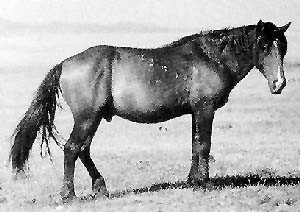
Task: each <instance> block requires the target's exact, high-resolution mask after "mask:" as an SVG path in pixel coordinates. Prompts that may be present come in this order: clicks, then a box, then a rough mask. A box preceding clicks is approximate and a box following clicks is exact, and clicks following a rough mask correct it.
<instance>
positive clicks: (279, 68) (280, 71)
mask: <svg viewBox="0 0 300 212" xmlns="http://www.w3.org/2000/svg"><path fill="white" fill-rule="evenodd" d="M273 45H274V47H275V48H276V49H277V51H278V57H280V56H281V55H280V53H279V49H278V41H277V39H276V40H275V41H274V42H273ZM284 79H285V78H284V72H283V64H282V61H281V59H279V62H278V65H277V81H276V83H275V85H276V87H277V88H278V87H279V86H281V85H282V83H283V82H284Z"/></svg>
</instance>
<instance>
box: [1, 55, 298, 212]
mask: <svg viewBox="0 0 300 212" xmlns="http://www.w3.org/2000/svg"><path fill="white" fill-rule="evenodd" d="M57 62H59V61H57ZM21 67H22V64H21V65H20V64H19V65H18V67H17V68H11V69H1V70H0V97H1V101H0V117H1V122H0V134H1V138H0V142H1V148H0V161H1V163H0V173H1V175H0V211H72V212H73V211H253V210H254V211H298V210H299V208H300V186H299V185H298V180H300V164H299V162H300V146H299V145H300V141H299V134H300V128H299V126H300V120H299V117H300V110H299V108H300V107H299V106H300V95H299V93H298V92H299V89H300V74H299V71H300V70H299V69H300V67H299V66H297V65H291V64H286V67H285V72H286V77H287V80H288V83H287V87H286V88H285V90H284V91H283V93H282V95H271V94H270V93H269V90H268V86H267V82H266V80H265V79H264V78H263V77H262V75H261V74H259V73H258V71H257V70H252V71H251V73H250V74H249V75H248V76H247V77H246V78H245V79H244V80H243V81H242V82H241V83H240V84H239V85H238V86H237V87H236V88H235V89H234V90H233V92H232V93H231V95H230V98H229V102H228V103H227V104H226V106H224V107H223V108H222V109H219V110H218V112H217V114H216V118H215V121H214V125H213V138H212V150H211V162H210V176H211V179H212V182H213V183H214V184H215V187H214V188H213V189H211V190H206V191H204V190H196V191H194V190H193V189H192V188H189V187H187V186H186V184H185V180H186V176H187V174H188V171H189V168H190V163H191V160H190V158H191V118H190V117H189V116H184V117H180V118H177V119H174V120H171V121H168V122H164V123H160V124H156V125H143V124H135V123H131V122H128V121H125V120H122V119H120V118H116V117H115V118H114V119H113V121H112V122H111V123H106V122H105V121H103V122H102V123H101V124H100V127H99V130H98V131H97V134H96V136H95V138H94V142H93V144H92V148H91V151H92V158H93V159H94V161H95V163H96V164H97V167H98V168H99V170H100V171H101V173H102V175H103V176H104V177H105V179H106V182H107V186H108V189H109V191H110V198H109V199H97V200H89V199H87V198H86V197H88V195H89V194H90V193H91V180H90V178H89V176H88V173H87V172H86V170H85V168H84V167H83V165H82V164H81V163H80V162H79V161H78V163H77V165H76V173H75V189H76V192H77V196H78V200H75V201H74V202H72V204H68V205H64V204H62V203H61V200H60V196H59V191H60V188H61V183H62V177H63V153H62V150H61V149H60V148H58V147H57V146H55V145H54V144H53V145H52V146H51V147H52V152H53V163H51V162H50V161H49V160H48V159H47V158H45V159H42V158H41V157H40V155H39V152H40V151H39V142H36V144H35V146H34V148H33V151H32V154H31V156H30V177H29V178H27V179H24V180H19V181H14V180H13V179H12V174H11V169H10V164H9V163H8V152H9V148H10V135H11V133H12V132H13V130H14V128H15V126H16V124H17V123H18V121H19V120H20V118H21V117H22V114H23V113H24V112H25V110H26V109H27V107H28V105H29V103H30V101H31V99H32V98H33V93H34V91H35V90H36V88H37V86H38V85H39V83H40V82H41V80H42V79H43V78H44V76H45V74H46V73H47V69H48V68H49V69H50V66H49V67H48V68H46V66H42V67H41V68H39V69H38V68H36V67H27V66H25V65H24V67H23V68H21ZM62 105H63V107H64V109H63V110H61V111H58V113H57V116H56V124H57V126H58V129H59V131H60V133H61V135H62V136H63V137H64V138H66V139H67V138H68V135H69V133H70V131H71V128H72V124H73V121H72V117H71V113H70V111H69V109H68V107H67V106H66V104H65V103H64V102H63V100H62ZM160 127H162V130H159V128H160Z"/></svg>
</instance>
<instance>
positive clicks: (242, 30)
mask: <svg viewBox="0 0 300 212" xmlns="http://www.w3.org/2000/svg"><path fill="white" fill-rule="evenodd" d="M253 29H255V25H248V26H241V27H225V28H223V29H217V30H206V31H201V32H199V33H195V34H192V35H188V36H185V37H183V38H181V39H179V40H177V41H173V42H172V43H170V44H167V45H165V46H163V47H171V48H172V47H173V48H176V47H180V46H183V45H185V44H188V43H191V42H197V43H199V40H201V38H203V37H204V38H205V39H206V40H208V41H213V42H216V44H217V46H219V47H220V48H224V42H226V44H228V43H229V41H230V40H231V41H232V42H231V47H232V48H235V49H241V47H242V48H244V50H246V49H245V48H247V50H248V48H249V47H250V46H249V39H250V38H249V32H250V31H251V30H253Z"/></svg>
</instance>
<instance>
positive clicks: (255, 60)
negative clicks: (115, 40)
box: [10, 21, 290, 200]
mask: <svg viewBox="0 0 300 212" xmlns="http://www.w3.org/2000/svg"><path fill="white" fill-rule="evenodd" d="M289 26H290V23H288V24H286V25H285V26H282V27H277V26H275V25H274V24H273V23H270V22H262V21H259V22H258V23H257V24H256V25H249V26H242V27H237V28H230V29H229V28H226V29H222V30H212V31H204V32H200V33H198V34H194V35H190V36H187V37H183V38H182V39H180V40H178V41H175V42H173V43H171V44H169V45H166V46H163V47H161V48H155V49H140V48H130V47H116V46H105V45H101V46H96V47H92V48H89V49H87V50H86V51H84V52H82V53H79V54H77V55H75V56H73V57H70V58H68V59H65V60H64V61H63V62H61V63H60V64H58V65H56V66H55V67H54V68H53V69H52V70H50V72H49V73H48V74H47V76H46V78H45V79H44V80H43V82H42V83H41V85H40V87H39V88H38V90H37V94H36V96H35V98H34V100H33V101H32V103H31V105H30V107H29V109H28V110H27V112H26V113H25V116H24V118H23V119H22V120H21V121H20V123H19V124H18V126H17V128H16V130H15V133H14V137H13V138H14V142H13V146H12V148H11V153H10V159H11V161H12V168H13V169H14V170H15V171H16V172H17V173H19V172H21V171H24V170H25V164H26V161H27V160H28V157H29V152H30V149H31V148H32V145H33V143H34V140H35V139H36V137H37V133H38V132H40V133H41V134H42V136H41V138H42V142H44V143H46V145H47V146H48V142H49V139H50V138H53V139H54V140H55V141H56V139H55V138H56V136H55V135H56V134H55V132H56V130H55V125H54V116H55V110H56V103H57V98H58V97H59V94H60V93H62V96H63V98H64V99H65V101H66V102H67V104H68V106H69V107H70V109H71V111H72V114H73V118H74V127H73V130H72V132H71V135H70V138H69V139H68V141H67V142H66V144H65V145H64V180H63V188H62V192H61V195H62V198H63V199H64V200H69V199H72V198H73V197H74V196H75V191H74V169H75V161H76V160H77V159H78V158H80V160H81V161H82V163H83V164H84V166H85V167H86V168H87V171H88V172H89V175H90V176H91V178H92V188H93V191H94V192H95V194H103V195H108V191H107V189H106V185H105V181H104V178H103V177H102V175H101V174H100V173H99V171H98V170H97V168H96V166H95V164H94V162H93V160H92V159H91V157H90V144H91V141H92V138H93V136H94V134H95V132H96V130H97V128H98V125H99V123H100V121H101V120H102V119H103V118H104V119H106V120H107V121H111V119H112V117H113V116H119V117H122V118H124V119H128V120H130V121H134V122H138V123H158V122H162V121H167V120H170V119H172V118H175V117H179V116H182V115H184V114H191V115H192V165H191V169H190V172H189V174H188V182H189V183H190V184H191V185H203V184H205V183H206V182H207V181H208V180H209V165H208V160H209V152H210V147H211V134H212V123H213V119H214V114H215V111H216V110H217V109H218V108H220V107H222V106H223V105H224V104H225V103H226V102H227V99H228V96H229V93H230V92H231V90H232V89H233V88H234V86H235V85H236V84H237V83H238V82H239V81H240V80H242V79H243V78H244V77H245V76H246V75H247V74H248V72H249V71H250V70H251V69H253V67H256V68H257V69H259V71H260V72H261V73H262V74H263V75H264V76H265V78H266V79H267V81H268V85H269V88H270V91H271V93H273V94H279V93H281V91H282V89H283V88H284V87H285V85H286V80H285V76H284V71H283V59H284V56H285V54H286V51H287V41H286V37H285V35H284V32H285V31H286V30H287V29H288V27H289ZM48 148H49V147H48Z"/></svg>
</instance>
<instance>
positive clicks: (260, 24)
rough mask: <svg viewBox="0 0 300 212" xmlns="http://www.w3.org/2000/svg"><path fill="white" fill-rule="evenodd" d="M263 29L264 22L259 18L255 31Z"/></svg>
mask: <svg viewBox="0 0 300 212" xmlns="http://www.w3.org/2000/svg"><path fill="white" fill-rule="evenodd" d="M263 30H264V22H263V21H262V20H259V22H258V23H257V25H256V31H257V32H262V31H263Z"/></svg>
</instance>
